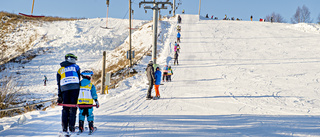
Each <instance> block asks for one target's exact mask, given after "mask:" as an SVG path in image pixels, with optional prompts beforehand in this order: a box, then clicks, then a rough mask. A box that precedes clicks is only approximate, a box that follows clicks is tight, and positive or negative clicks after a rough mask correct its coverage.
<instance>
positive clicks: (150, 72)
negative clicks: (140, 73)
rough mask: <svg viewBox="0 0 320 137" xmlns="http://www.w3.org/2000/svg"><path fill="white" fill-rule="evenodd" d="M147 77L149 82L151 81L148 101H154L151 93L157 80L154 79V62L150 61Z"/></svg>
mask: <svg viewBox="0 0 320 137" xmlns="http://www.w3.org/2000/svg"><path fill="white" fill-rule="evenodd" d="M146 70H147V77H148V81H149V88H148V92H147V97H146V98H147V99H152V98H153V97H152V96H151V91H152V87H153V85H154V84H155V82H156V80H155V78H154V68H153V61H152V60H150V61H149V64H148V66H147V69H146Z"/></svg>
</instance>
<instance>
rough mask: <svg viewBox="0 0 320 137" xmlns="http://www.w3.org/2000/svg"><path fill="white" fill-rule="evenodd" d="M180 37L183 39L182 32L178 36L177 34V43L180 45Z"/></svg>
mask: <svg viewBox="0 0 320 137" xmlns="http://www.w3.org/2000/svg"><path fill="white" fill-rule="evenodd" d="M180 37H181V34H180V32H178V34H177V42H179V43H180Z"/></svg>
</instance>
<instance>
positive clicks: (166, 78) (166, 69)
mask: <svg viewBox="0 0 320 137" xmlns="http://www.w3.org/2000/svg"><path fill="white" fill-rule="evenodd" d="M167 76H168V66H167V65H165V66H164V68H163V76H162V81H163V82H164V80H166V81H168V77H167Z"/></svg>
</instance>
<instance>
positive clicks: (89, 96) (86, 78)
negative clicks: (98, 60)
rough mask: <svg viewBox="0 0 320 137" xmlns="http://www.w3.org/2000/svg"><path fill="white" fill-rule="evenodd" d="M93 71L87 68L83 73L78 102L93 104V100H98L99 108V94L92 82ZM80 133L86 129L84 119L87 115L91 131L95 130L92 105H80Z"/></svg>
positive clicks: (97, 105)
mask: <svg viewBox="0 0 320 137" xmlns="http://www.w3.org/2000/svg"><path fill="white" fill-rule="evenodd" d="M92 75H93V72H92V71H91V70H86V71H83V72H82V73H81V76H82V80H81V81H80V92H79V97H78V103H77V104H81V105H92V104H93V101H95V102H96V107H97V108H99V102H98V95H97V92H96V87H95V86H94V85H93V84H92V83H91V81H90V80H91V78H92ZM79 110H80V113H79V133H82V132H83V131H84V128H83V126H84V120H85V117H86V116H87V121H88V124H89V129H90V133H92V132H94V127H93V118H94V116H93V113H92V111H93V108H92V107H83V108H81V107H79Z"/></svg>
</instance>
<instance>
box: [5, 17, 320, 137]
mask: <svg viewBox="0 0 320 137" xmlns="http://www.w3.org/2000/svg"><path fill="white" fill-rule="evenodd" d="M181 16H182V24H181V28H182V32H181V35H182V39H181V43H180V45H181V53H180V56H179V65H173V60H172V56H173V43H174V41H175V39H176V30H175V27H176V25H177V24H176V19H169V20H167V21H162V22H161V27H160V29H161V31H160V34H161V35H160V40H159V47H158V50H159V57H158V61H157V62H158V63H159V65H160V66H161V67H163V66H164V65H166V64H168V65H171V66H172V67H173V73H174V75H173V78H172V82H163V83H164V85H162V86H160V94H161V99H159V100H145V96H146V91H147V85H146V83H147V79H146V76H145V73H144V71H143V70H144V68H145V67H146V64H147V62H148V61H149V60H150V56H146V57H144V58H143V60H142V61H141V62H139V64H138V65H136V66H135V67H134V69H136V70H140V71H139V73H138V74H137V75H135V76H134V77H130V78H127V79H125V80H124V81H122V82H120V83H119V85H118V87H117V88H116V89H112V90H109V94H107V95H101V94H99V101H100V108H98V109H96V108H95V109H94V112H93V113H94V115H95V126H97V127H98V130H97V132H95V134H94V136H101V137H103V136H223V137H225V136H230V137H231V136H320V134H319V132H318V130H319V128H318V125H319V120H318V119H319V115H318V114H319V112H320V109H319V108H320V107H319V104H320V99H319V77H320V70H319V67H318V66H319V62H320V54H318V53H320V47H319V42H320V39H319V36H320V35H319V29H317V28H319V25H311V24H295V25H293V24H280V23H273V24H272V23H268V22H250V21H223V20H199V17H198V16H196V15H181ZM100 20H101V19H88V20H86V21H81V22H64V23H56V24H54V23H53V24H48V26H59V27H56V28H55V29H54V30H53V31H48V35H49V34H50V32H55V31H57V30H59V29H60V30H59V31H61V33H59V34H61V36H59V37H58V36H57V37H56V38H55V41H52V42H50V43H49V44H50V45H51V46H53V47H54V50H52V51H54V53H52V54H47V55H43V56H39V57H37V58H35V59H34V60H33V61H32V62H30V63H29V65H30V68H32V67H31V65H34V66H35V67H37V66H40V65H36V64H41V63H42V64H44V65H47V67H46V66H45V68H50V69H42V68H41V67H40V68H39V70H46V71H40V72H46V74H49V73H50V74H51V73H52V74H51V75H54V72H55V71H56V70H57V69H58V67H59V66H58V63H59V62H60V61H61V60H62V58H60V57H61V56H62V55H63V54H65V53H67V52H64V51H65V50H68V51H70V52H73V53H75V54H77V55H78V57H79V58H80V59H83V60H79V64H80V66H89V67H90V66H91V65H90V64H92V66H99V65H98V64H99V61H97V60H99V58H100V57H98V56H96V54H97V53H94V52H93V51H91V50H90V48H93V47H92V45H90V44H89V43H99V42H102V40H101V39H99V38H96V37H93V36H95V35H100V33H99V31H98V32H96V31H95V32H94V33H93V32H92V33H90V31H86V29H88V28H92V26H96V24H99V21H100ZM61 26H62V27H61ZM66 26H75V27H70V28H69V29H67V30H64V29H65V28H67V27H66ZM48 28H53V27H48ZM73 28H75V29H73ZM93 28H94V27H93ZM310 28H313V29H310ZM118 29H121V27H119V28H117V29H113V30H114V31H117V30H118ZM149 29H150V28H149V27H143V28H142V29H141V30H140V32H141V33H139V34H140V36H139V37H136V38H134V40H133V41H135V40H136V41H137V39H138V38H141V37H144V38H145V39H140V40H138V41H139V42H140V43H144V44H147V45H148V44H149V43H151V40H150V39H151V34H150V33H146V32H149ZM110 31H111V30H110ZM119 31H120V30H119ZM75 32H80V33H75ZM121 32H122V31H121ZM138 32H139V31H136V34H138ZM70 33H71V34H70ZM86 34H88V35H86ZM93 34H95V35H93ZM110 37H111V38H113V37H114V36H110ZM84 38H87V39H86V40H81V39H84ZM118 39H119V38H117V40H118ZM58 40H61V41H58ZM65 41H67V42H65ZM86 41H90V42H89V43H87V44H83V43H84V42H86ZM144 44H140V45H144ZM56 45H58V46H56ZM70 45H72V46H70ZM94 45H98V44H94ZM88 47H90V48H88ZM95 47H96V46H95ZM83 51H91V53H90V54H85V53H86V52H83ZM55 54H58V55H55ZM88 58H90V59H91V60H90V59H88ZM43 60H45V61H43ZM93 60H94V62H95V63H92V62H93ZM37 62H40V63H37ZM49 62H50V63H49ZM33 70H34V69H33ZM30 72H33V73H31V74H29V76H35V75H36V74H35V72H34V71H31V69H30ZM36 80H37V82H38V83H40V82H41V81H40V78H38V79H36ZM54 80H55V79H54V76H51V79H50V82H51V83H50V86H49V88H52V89H53V88H54V86H56V85H55V84H54V82H55V81H54ZM32 83H36V82H32ZM36 86H38V85H36ZM36 86H31V85H27V86H26V87H27V88H30V89H31V88H35V89H38V90H39V91H40V90H42V89H40V88H38V87H39V86H38V87H36ZM50 92H51V91H50ZM52 92H54V91H53V90H52ZM39 94H40V92H39ZM47 95H48V94H47ZM153 95H154V92H153ZM45 96H46V95H45ZM20 117H21V119H22V118H24V117H25V120H18V119H19V118H20ZM60 117H61V107H55V108H49V109H47V111H33V112H29V113H27V114H25V115H23V116H16V117H12V118H2V119H0V123H1V126H2V127H3V130H2V131H0V135H1V136H57V134H58V132H59V131H61V123H60V121H61V120H60ZM86 124H87V123H86ZM0 129H1V128H0ZM39 129H41V131H39ZM80 136H86V134H83V135H80Z"/></svg>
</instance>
